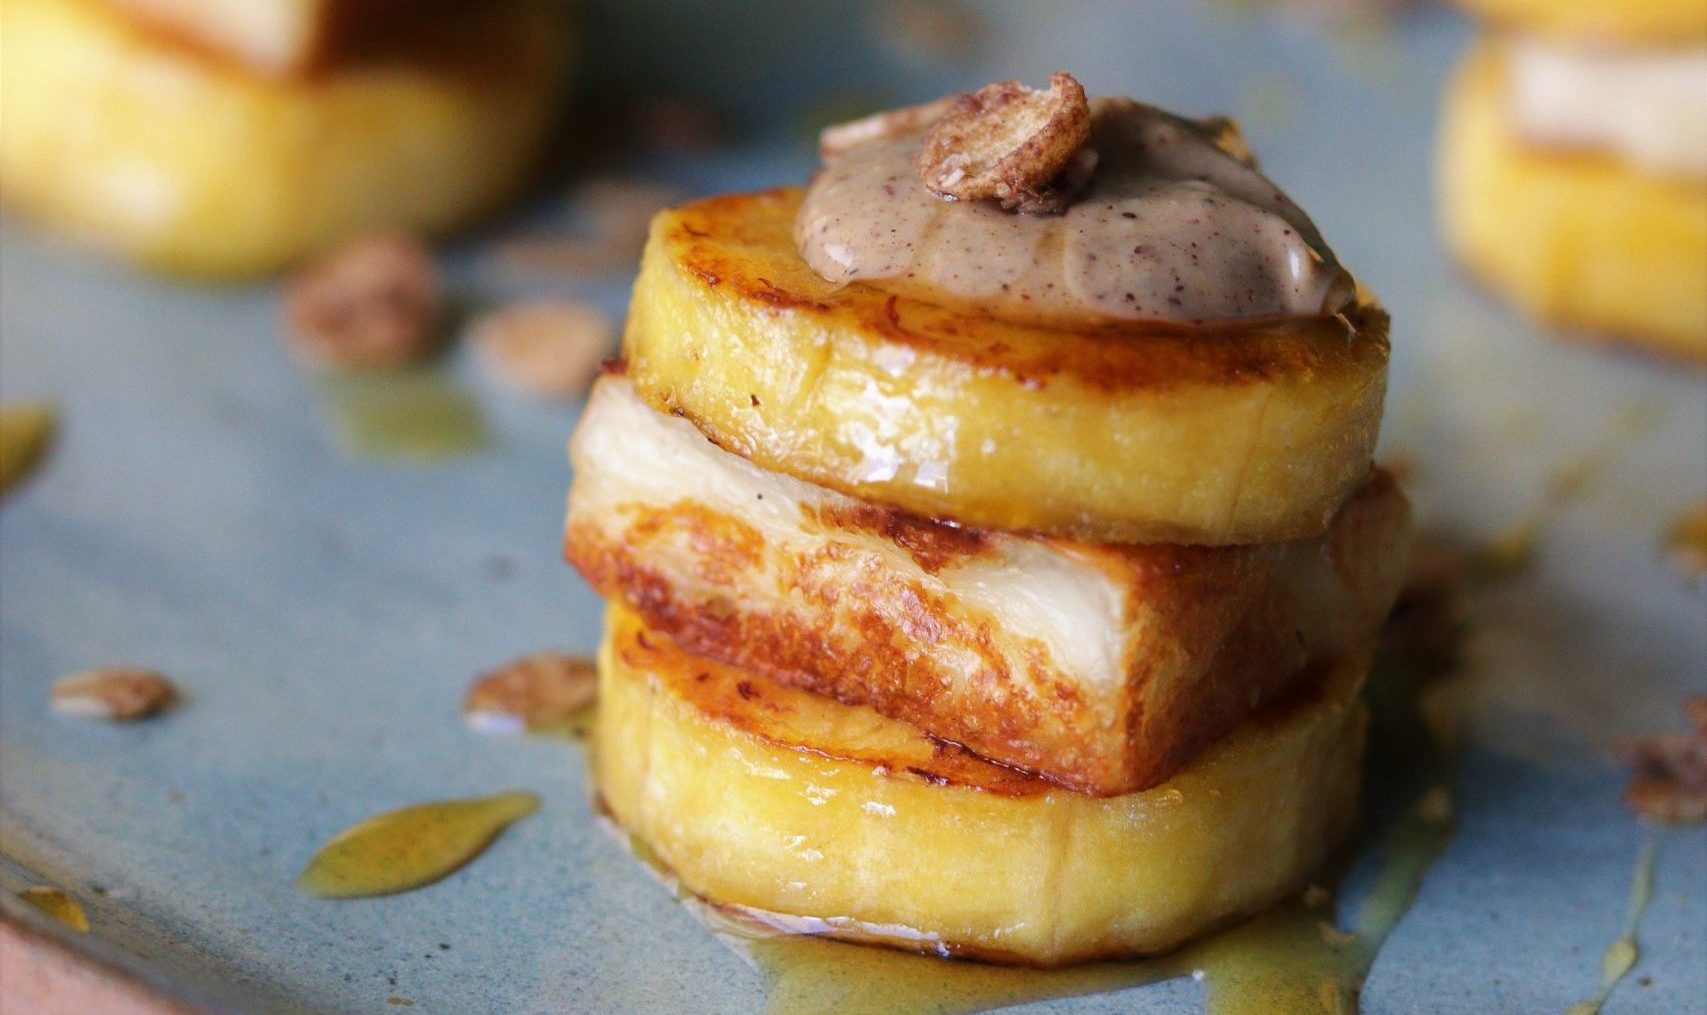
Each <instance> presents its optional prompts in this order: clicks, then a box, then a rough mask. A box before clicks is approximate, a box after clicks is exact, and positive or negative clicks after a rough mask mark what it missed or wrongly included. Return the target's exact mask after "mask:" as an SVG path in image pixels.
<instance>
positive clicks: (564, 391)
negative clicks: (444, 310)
mask: <svg viewBox="0 0 1707 1015" xmlns="http://www.w3.org/2000/svg"><path fill="white" fill-rule="evenodd" d="M473 335H474V339H473V341H474V345H475V347H476V348H477V349H478V350H479V352H480V355H481V357H482V358H483V359H484V360H485V362H486V364H487V366H489V367H490V368H491V369H492V372H493V373H495V374H497V375H498V376H499V377H501V378H503V380H504V381H505V382H506V383H508V384H510V385H511V386H513V387H515V388H518V389H520V390H522V391H525V392H527V393H528V394H531V395H535V396H538V397H541V398H575V397H577V396H579V395H580V394H581V393H582V392H584V391H586V390H587V387H588V385H590V384H592V382H593V378H594V377H596V376H598V373H599V368H600V366H601V365H602V364H603V363H604V360H605V357H606V356H608V355H610V352H611V349H612V347H613V345H614V344H615V335H616V329H615V326H614V325H613V324H612V323H611V319H610V318H609V317H607V316H606V315H605V314H604V313H603V312H602V311H600V310H599V309H597V308H596V307H592V306H588V305H587V304H584V303H571V302H567V301H548V300H541V301H536V302H532V303H518V304H516V305H514V306H510V307H506V308H503V309H500V310H495V311H492V312H491V313H488V314H486V315H484V316H483V317H481V318H480V319H478V320H477V321H475V323H474V326H473Z"/></svg>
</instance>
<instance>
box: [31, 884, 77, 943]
mask: <svg viewBox="0 0 1707 1015" xmlns="http://www.w3.org/2000/svg"><path fill="white" fill-rule="evenodd" d="M18 898H20V899H23V900H24V901H25V902H27V903H29V904H30V905H31V906H34V907H35V908H36V909H38V910H40V911H41V912H43V913H46V914H47V915H48V916H51V917H53V918H54V919H55V920H58V921H59V922H60V923H63V924H65V925H66V926H67V927H70V928H71V929H72V930H74V931H76V932H77V933H79V934H87V933H89V917H88V914H86V913H84V912H83V904H82V903H80V902H78V901H77V900H76V899H74V898H72V897H71V895H70V894H69V893H68V892H66V891H65V890H64V889H60V888H54V887H51V886H49V885H32V886H31V887H29V888H25V889H24V890H22V891H20V892H19V893H18Z"/></svg>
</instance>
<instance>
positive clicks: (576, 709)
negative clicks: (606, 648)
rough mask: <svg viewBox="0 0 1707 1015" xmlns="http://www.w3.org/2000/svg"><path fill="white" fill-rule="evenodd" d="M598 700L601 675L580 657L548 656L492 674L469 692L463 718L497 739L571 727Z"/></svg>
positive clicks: (482, 678) (463, 706) (507, 667)
mask: <svg viewBox="0 0 1707 1015" xmlns="http://www.w3.org/2000/svg"><path fill="white" fill-rule="evenodd" d="M597 697H598V670H597V668H596V667H595V666H594V665H593V661H592V660H590V659H585V658H582V657H580V656H571V655H563V654H561V653H556V652H546V653H541V654H540V655H534V656H527V657H525V658H522V659H517V660H516V661H514V662H512V663H510V664H509V665H507V666H504V667H502V668H500V669H496V670H493V671H492V672H491V673H488V674H486V675H485V676H483V677H481V678H480V679H479V680H476V681H475V682H474V684H473V685H472V686H471V687H469V689H468V696H467V697H465V698H464V699H463V702H462V714H463V716H464V717H465V718H467V720H468V722H469V724H470V725H472V726H474V727H475V728H476V729H482V730H487V731H491V732H498V733H520V732H522V731H523V730H529V729H535V730H537V729H542V728H550V727H553V726H561V725H564V724H566V723H569V722H571V721H573V720H574V719H575V718H576V716H577V715H579V714H581V713H583V712H585V711H586V709H587V707H588V706H589V705H591V704H592V703H593V701H594V699H596V698H597Z"/></svg>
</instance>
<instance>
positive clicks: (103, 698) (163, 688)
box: [53, 666, 178, 722]
mask: <svg viewBox="0 0 1707 1015" xmlns="http://www.w3.org/2000/svg"><path fill="white" fill-rule="evenodd" d="M177 699H178V689H177V688H176V687H174V686H173V684H172V682H171V681H170V680H168V679H166V678H165V677H164V676H162V675H160V674H159V673H156V672H154V671H153V670H144V669H137V668H136V667H132V666H101V667H97V668H95V669H92V670H84V671H82V672H81V673H73V674H72V675H70V676H68V677H64V678H61V679H60V680H59V681H57V682H56V683H55V684H54V685H53V707H54V710H55V711H58V712H63V713H65V714H66V715H75V716H83V717H85V718H90V719H111V720H115V721H119V722H128V721H130V720H133V719H142V718H146V717H147V716H151V715H154V714H155V713H157V712H159V711H161V710H162V709H164V708H166V707H167V706H168V705H171V704H172V703H173V702H174V701H176V700H177Z"/></svg>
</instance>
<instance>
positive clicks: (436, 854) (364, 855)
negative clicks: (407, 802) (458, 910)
mask: <svg viewBox="0 0 1707 1015" xmlns="http://www.w3.org/2000/svg"><path fill="white" fill-rule="evenodd" d="M538 809H539V798H538V797H536V796H534V795H533V794H532V793H520V792H516V793H499V794H497V795H495V796H489V797H479V798H476V799H471V800H445V801H441V802H438V803H430V804H419V805H417V806H414V807H405V808H403V809H401V810H396V811H390V812H388V813H385V814H381V815H378V816H376V817H372V818H369V819H367V820H366V821H363V822H360V823H358V824H355V825H352V826H350V827H349V828H347V829H345V830H344V831H342V832H340V833H338V834H337V835H336V836H333V838H332V840H331V841H330V842H328V843H326V845H325V846H323V847H321V849H320V851H319V852H318V853H316V854H315V855H314V858H313V859H312V860H310V861H309V862H308V866H307V867H306V868H304V869H303V872H302V875H301V876H300V877H298V878H297V881H296V886H297V888H299V889H301V890H302V891H303V892H304V893H305V894H308V895H313V896H316V897H317V898H322V899H353V898H363V897H366V896H372V895H391V894H393V893H396V892H404V891H408V890H409V889H412V888H419V887H421V886H423V885H428V884H432V883H433V882H434V881H438V880H439V879H441V878H444V877H447V876H449V875H450V874H452V873H454V872H456V871H458V870H460V869H462V868H463V867H464V866H466V865H467V864H468V863H469V862H470V861H472V860H473V859H474V858H475V857H477V856H479V855H480V854H481V853H482V852H484V851H485V849H486V847H487V846H489V845H491V844H492V840H494V839H496V838H497V837H498V835H499V834H500V833H501V832H503V830H504V829H506V828H508V827H509V826H510V825H511V824H513V823H515V822H516V821H519V820H521V819H522V818H524V817H526V816H528V815H529V814H532V813H533V812H534V811H535V810H538Z"/></svg>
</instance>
